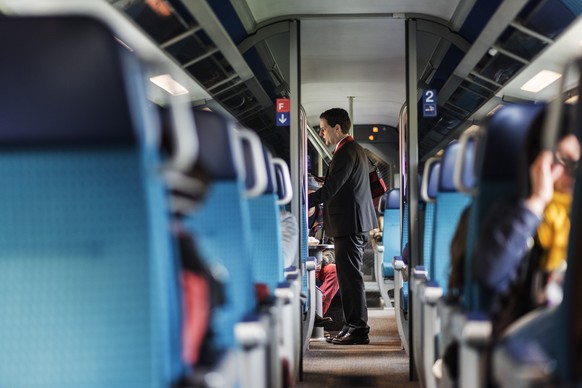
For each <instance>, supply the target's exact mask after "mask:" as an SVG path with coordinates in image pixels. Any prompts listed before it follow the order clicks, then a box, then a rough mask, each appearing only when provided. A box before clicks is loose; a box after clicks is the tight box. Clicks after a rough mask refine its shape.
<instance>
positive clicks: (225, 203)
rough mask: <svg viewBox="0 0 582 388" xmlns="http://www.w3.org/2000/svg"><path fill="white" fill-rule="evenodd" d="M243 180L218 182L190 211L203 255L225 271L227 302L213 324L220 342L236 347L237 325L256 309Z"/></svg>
mask: <svg viewBox="0 0 582 388" xmlns="http://www.w3.org/2000/svg"><path fill="white" fill-rule="evenodd" d="M242 192H243V182H242V181H240V180H234V181H231V180H222V181H217V182H214V183H213V184H212V185H211V187H210V189H209V192H208V194H207V197H206V201H205V202H204V203H203V204H202V205H201V206H200V207H199V208H197V209H196V211H195V212H193V213H192V214H189V215H188V216H187V217H186V218H185V221H184V225H185V226H186V228H187V229H188V230H189V231H190V232H192V233H193V235H195V236H196V238H197V242H198V247H199V249H200V252H201V254H202V257H204V259H205V260H206V261H207V262H208V264H209V266H210V267H211V268H214V270H215V271H216V273H219V274H222V277H223V279H222V280H223V282H224V285H225V293H226V303H225V305H223V306H221V307H220V308H218V309H217V310H216V311H215V313H214V317H213V322H212V327H213V329H214V331H215V333H216V341H217V344H218V345H219V346H222V347H226V348H233V347H235V345H236V343H235V339H234V333H233V328H234V325H235V324H236V323H237V322H239V321H240V320H241V319H243V317H244V316H245V315H246V314H247V313H248V312H250V311H251V310H253V309H254V307H255V305H256V303H255V297H254V285H253V279H252V266H251V263H252V261H251V247H250V242H251V235H250V225H251V224H250V222H251V221H250V218H249V205H248V203H247V201H243V200H241V195H242Z"/></svg>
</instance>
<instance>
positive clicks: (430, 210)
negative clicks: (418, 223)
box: [420, 158, 441, 273]
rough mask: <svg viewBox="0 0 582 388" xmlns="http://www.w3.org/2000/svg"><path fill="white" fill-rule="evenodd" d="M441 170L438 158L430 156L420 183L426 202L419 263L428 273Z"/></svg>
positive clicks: (422, 195)
mask: <svg viewBox="0 0 582 388" xmlns="http://www.w3.org/2000/svg"><path fill="white" fill-rule="evenodd" d="M440 170H441V161H440V158H430V159H429V160H427V161H426V163H425V165H424V174H423V180H422V185H421V197H422V199H423V200H424V202H425V203H426V205H425V208H424V233H423V235H422V258H421V263H420V264H421V265H423V266H424V268H425V269H426V271H427V273H430V268H431V264H432V260H431V255H432V246H433V243H434V222H435V217H434V214H435V206H436V197H437V192H438V181H439V175H440Z"/></svg>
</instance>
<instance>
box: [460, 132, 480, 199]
mask: <svg viewBox="0 0 582 388" xmlns="http://www.w3.org/2000/svg"><path fill="white" fill-rule="evenodd" d="M475 143H476V140H475V138H470V139H469V140H467V143H466V144H465V147H464V149H463V169H462V171H461V182H462V184H463V186H464V187H467V188H472V187H473V186H475V153H476V150H477V149H476V147H477V145H476V144H475Z"/></svg>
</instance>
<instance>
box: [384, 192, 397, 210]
mask: <svg viewBox="0 0 582 388" xmlns="http://www.w3.org/2000/svg"><path fill="white" fill-rule="evenodd" d="M384 196H385V197H386V203H385V205H384V208H385V209H400V189H391V190H388V191H387V192H386V194H384Z"/></svg>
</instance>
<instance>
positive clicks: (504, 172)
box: [463, 104, 546, 311]
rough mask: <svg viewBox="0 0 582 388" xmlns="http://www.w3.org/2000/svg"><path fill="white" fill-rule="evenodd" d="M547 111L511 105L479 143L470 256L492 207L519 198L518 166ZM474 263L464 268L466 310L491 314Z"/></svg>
mask: <svg viewBox="0 0 582 388" xmlns="http://www.w3.org/2000/svg"><path fill="white" fill-rule="evenodd" d="M545 107H546V106H545V105H544V104H539V105H508V106H505V107H503V108H502V109H500V110H499V111H497V113H496V114H495V115H494V116H493V117H492V118H491V120H490V121H489V123H488V125H487V127H486V129H485V132H484V139H483V141H481V140H480V141H479V145H478V149H477V150H476V160H475V163H476V171H477V177H476V188H477V195H476V196H475V199H474V201H473V204H472V206H471V209H470V212H469V224H468V233H467V247H466V251H467V252H473V249H474V246H475V241H476V238H477V233H478V231H479V226H480V225H481V223H482V222H483V220H484V219H485V217H486V216H487V213H488V211H489V209H490V208H491V206H492V205H493V204H494V203H495V202H497V201H500V200H508V199H510V198H512V197H515V196H516V195H517V193H518V190H519V188H518V183H517V166H518V165H519V157H520V155H521V152H522V148H523V142H524V140H525V136H526V134H527V132H528V130H529V128H530V127H531V126H532V125H533V124H534V123H536V121H537V120H539V119H540V117H541V115H542V114H543V112H544V109H545ZM471 263H472V255H468V256H467V259H466V264H465V268H464V279H465V297H464V299H463V300H464V307H465V308H466V309H467V310H469V311H471V310H483V309H484V310H487V309H488V308H489V304H490V303H491V301H490V298H489V293H487V292H482V291H481V290H480V288H479V287H478V286H477V284H476V283H475V282H474V281H473V276H472V274H471V268H472V264H471Z"/></svg>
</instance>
